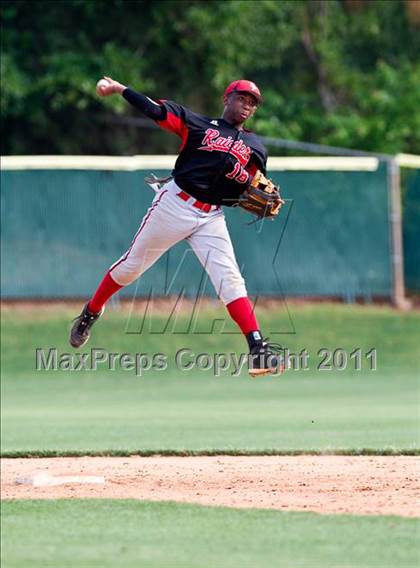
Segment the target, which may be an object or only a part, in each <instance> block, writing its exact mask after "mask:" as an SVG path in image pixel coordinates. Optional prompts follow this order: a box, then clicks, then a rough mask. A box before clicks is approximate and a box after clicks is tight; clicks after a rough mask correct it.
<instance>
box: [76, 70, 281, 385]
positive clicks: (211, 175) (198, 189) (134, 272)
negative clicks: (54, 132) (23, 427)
mask: <svg viewBox="0 0 420 568" xmlns="http://www.w3.org/2000/svg"><path fill="white" fill-rule="evenodd" d="M97 93H98V95H99V96H102V97H106V96H110V95H114V94H118V95H122V96H123V97H124V99H126V101H128V102H129V103H130V104H132V105H133V106H134V107H136V108H137V109H138V110H139V111H141V112H142V113H143V114H144V115H146V116H147V117H149V118H150V119H152V120H154V121H155V122H156V124H158V125H159V126H160V127H161V128H163V129H165V130H169V131H170V132H173V133H174V134H176V135H177V136H179V137H180V139H181V147H180V152H179V156H178V159H177V161H176V163H175V167H174V169H173V171H172V178H171V179H170V180H169V181H167V183H165V184H164V185H162V186H161V187H160V189H159V190H158V191H157V193H156V196H155V198H154V199H153V202H152V205H151V207H150V208H149V209H148V211H147V213H146V215H145V216H144V218H143V220H142V222H141V224H140V227H139V229H138V231H137V233H136V234H135V235H134V238H133V240H132V242H131V245H130V246H129V248H128V250H127V251H126V252H125V253H124V254H123V255H122V256H121V258H119V259H118V260H117V261H116V262H115V263H114V264H112V266H111V267H110V268H109V270H108V271H107V272H106V274H105V276H104V278H103V280H102V281H101V283H100V284H99V287H98V288H97V290H96V292H95V293H94V295H93V296H92V298H91V299H90V300H89V301H88V302H87V304H86V305H85V306H84V308H83V311H82V313H81V314H80V315H79V316H78V317H77V318H76V319H75V321H74V324H73V326H72V329H71V332H70V344H71V345H72V346H73V347H76V348H78V347H81V346H83V345H84V344H85V343H86V342H87V341H88V339H89V336H90V329H91V327H92V325H93V324H94V323H95V322H96V321H97V320H98V319H99V318H100V317H101V315H102V314H103V312H104V307H105V304H106V302H107V301H108V300H109V298H110V297H111V296H112V295H113V294H115V293H116V292H117V291H118V290H120V289H121V288H122V287H123V286H127V285H129V284H131V283H132V282H133V281H134V280H136V279H137V278H138V277H139V276H141V275H142V274H143V273H144V272H145V271H146V270H147V269H148V268H150V267H151V266H152V265H153V264H154V263H155V262H156V261H157V260H158V258H160V257H161V256H162V255H163V254H164V253H165V252H166V251H167V250H168V249H170V248H171V247H172V246H174V245H175V244H176V243H178V242H179V241H182V240H186V241H187V242H188V243H189V245H190V246H191V248H192V249H193V250H194V252H195V254H196V255H197V257H198V259H199V261H200V263H201V264H202V265H203V267H204V268H205V270H206V271H207V273H208V275H209V277H210V280H211V282H212V284H213V286H214V288H215V290H216V292H217V294H218V296H219V298H220V299H221V300H222V302H223V303H224V304H225V306H226V308H227V311H228V312H229V314H230V316H231V317H232V318H233V320H234V321H235V322H236V324H237V325H238V326H239V328H240V329H241V331H242V333H243V334H244V336H245V337H246V340H247V342H248V346H249V357H248V368H249V373H250V374H251V376H257V375H264V374H268V373H276V372H278V371H279V370H282V366H283V361H282V356H281V354H280V349H281V348H280V346H279V345H277V344H273V343H268V342H267V341H266V340H264V339H263V336H262V334H261V330H260V327H259V325H258V322H257V319H256V316H255V314H254V312H253V309H252V306H251V303H250V301H249V299H248V295H247V290H246V287H245V282H244V279H243V278H242V275H241V273H240V270H239V267H238V264H237V261H236V258H235V253H234V250H233V246H232V242H231V239H230V235H229V233H228V229H227V226H226V222H225V217H224V214H223V209H222V206H223V207H231V206H234V205H237V204H238V200H239V197H240V196H241V194H243V192H244V190H245V188H246V187H247V186H248V185H249V183H250V180H252V178H253V176H254V175H255V174H256V172H257V171H259V172H262V173H265V170H266V163H267V152H266V149H265V147H264V146H263V144H262V143H261V141H260V140H259V138H258V137H257V136H256V135H255V134H253V133H252V132H251V131H249V130H247V129H245V128H244V124H245V122H246V121H247V120H248V119H249V118H251V117H252V116H253V115H254V113H255V111H256V110H257V108H258V105H259V104H260V103H261V100H262V98H261V93H260V90H259V88H258V87H257V86H256V85H255V83H253V82H252V81H247V80H239V81H234V82H233V83H231V84H230V85H229V86H228V87H227V88H226V90H225V92H224V96H223V103H224V110H223V114H222V116H221V117H217V118H208V117H206V116H202V115H200V114H197V113H195V112H193V111H192V110H190V109H188V108H186V107H184V106H182V105H180V104H178V103H176V102H173V101H167V100H157V101H154V100H152V99H151V98H149V97H147V96H145V95H143V94H140V93H138V92H136V91H134V90H132V89H131V88H129V87H126V86H125V85H122V84H121V83H119V82H117V81H114V80H113V79H112V78H111V77H104V79H102V80H100V81H99V82H98V85H97Z"/></svg>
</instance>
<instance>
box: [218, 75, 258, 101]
mask: <svg viewBox="0 0 420 568" xmlns="http://www.w3.org/2000/svg"><path fill="white" fill-rule="evenodd" d="M234 91H240V92H242V93H249V94H250V95H252V96H253V97H255V98H256V99H257V101H258V104H259V103H261V101H262V96H261V93H260V90H259V88H258V87H257V85H256V84H255V83H253V82H252V81H246V80H245V79H241V80H240V81H233V83H231V84H230V85H229V86H228V87H226V90H225V95H230V93H233V92H234Z"/></svg>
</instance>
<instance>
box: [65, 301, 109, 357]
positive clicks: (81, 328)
mask: <svg viewBox="0 0 420 568" xmlns="http://www.w3.org/2000/svg"><path fill="white" fill-rule="evenodd" d="M104 309H105V308H102V310H101V311H100V312H99V314H94V313H92V312H90V311H89V310H88V305H87V304H86V305H85V307H84V308H83V310H82V313H81V314H80V316H77V318H75V319H74V320H73V321H74V324H73V326H72V328H71V331H70V339H69V341H70V345H71V346H72V347H76V348H77V347H82V346H83V345H84V344H85V343H87V341H88V339H89V337H90V328H91V327H92V325H93V324H94V323H95V321H97V320H98V319H99V318H100V317H101V315H102V314H103V313H104Z"/></svg>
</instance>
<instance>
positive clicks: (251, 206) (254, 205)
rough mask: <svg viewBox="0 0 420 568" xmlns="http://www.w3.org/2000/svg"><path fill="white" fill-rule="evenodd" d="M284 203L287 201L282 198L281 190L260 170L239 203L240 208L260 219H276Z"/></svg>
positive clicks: (240, 197)
mask: <svg viewBox="0 0 420 568" xmlns="http://www.w3.org/2000/svg"><path fill="white" fill-rule="evenodd" d="M284 203H285V201H284V200H283V199H282V198H281V197H280V192H279V188H278V187H277V186H276V185H274V183H273V182H272V181H271V180H270V179H268V178H266V177H265V175H264V174H263V173H262V172H261V171H260V170H257V171H256V173H255V175H254V177H253V178H252V180H251V183H250V184H249V185H248V187H247V188H246V190H245V191H244V192H243V193H242V194H241V195H240V196H239V201H238V205H239V207H242V208H243V209H245V210H246V211H249V212H250V213H253V214H254V215H256V216H257V217H259V218H260V219H262V218H263V217H270V218H272V219H274V217H277V215H278V214H279V211H280V208H281V206H282V205H283V204H284Z"/></svg>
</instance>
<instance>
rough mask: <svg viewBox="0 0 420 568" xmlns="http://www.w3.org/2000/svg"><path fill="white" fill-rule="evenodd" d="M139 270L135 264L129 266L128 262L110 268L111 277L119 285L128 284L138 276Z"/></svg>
mask: <svg viewBox="0 0 420 568" xmlns="http://www.w3.org/2000/svg"><path fill="white" fill-rule="evenodd" d="M140 273H141V272H140V270H139V269H138V267H136V266H130V265H129V264H125V265H124V266H123V265H120V266H116V267H115V268H114V269H113V270H112V273H111V274H112V278H113V279H114V280H115V282H116V283H117V284H119V285H120V286H128V285H129V284H131V283H132V282H134V280H137V278H138V277H139V276H140Z"/></svg>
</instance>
